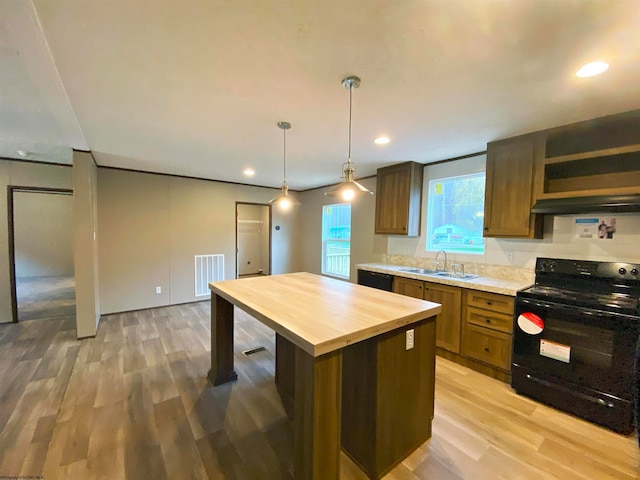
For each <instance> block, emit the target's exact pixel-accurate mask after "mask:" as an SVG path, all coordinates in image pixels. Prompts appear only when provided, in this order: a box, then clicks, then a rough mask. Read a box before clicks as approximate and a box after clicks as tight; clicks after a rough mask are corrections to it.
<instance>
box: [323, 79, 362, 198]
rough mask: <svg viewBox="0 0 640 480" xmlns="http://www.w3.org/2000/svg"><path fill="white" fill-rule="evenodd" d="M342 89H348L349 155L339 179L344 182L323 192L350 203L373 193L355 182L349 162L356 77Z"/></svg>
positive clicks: (353, 170) (344, 84) (352, 164)
mask: <svg viewBox="0 0 640 480" xmlns="http://www.w3.org/2000/svg"><path fill="white" fill-rule="evenodd" d="M342 85H343V86H344V88H347V89H349V155H348V158H347V161H346V162H345V163H343V164H342V172H343V175H342V177H340V178H343V179H344V180H343V181H342V182H341V183H339V184H338V185H337V186H335V187H333V188H332V189H331V190H329V191H326V192H324V194H325V195H327V196H329V197H340V198H341V199H342V200H345V201H350V200H353V198H354V197H355V196H356V195H357V194H360V193H368V194H370V195H373V192H372V191H371V190H369V189H368V188H367V187H365V186H364V185H361V184H359V183H358V182H356V181H355V179H356V178H357V176H356V164H355V163H354V162H352V161H351V112H352V104H353V89H354V88H358V87H359V86H360V78H359V77H356V76H350V77H347V78H344V79H343V80H342Z"/></svg>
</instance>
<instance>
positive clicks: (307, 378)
mask: <svg viewBox="0 0 640 480" xmlns="http://www.w3.org/2000/svg"><path fill="white" fill-rule="evenodd" d="M209 288H210V289H211V322H212V325H211V327H212V328H211V371H210V372H209V379H210V380H211V382H212V383H213V384H214V385H219V384H222V383H226V382H229V381H233V380H235V379H236V378H237V374H236V373H235V371H234V365H233V307H234V305H235V306H237V307H239V308H241V309H242V310H244V311H245V312H247V313H249V314H250V315H252V316H253V317H255V318H256V319H257V320H259V321H260V322H262V323H264V324H265V325H267V326H268V327H270V328H271V329H273V330H274V331H275V332H276V334H277V335H278V336H279V337H281V338H282V339H284V340H286V342H287V343H288V344H291V345H292V348H293V351H294V362H295V373H294V376H295V380H294V382H295V400H294V402H295V418H294V430H295V478H297V479H305V480H306V479H314V480H315V479H317V480H320V479H322V480H330V479H338V478H339V476H340V472H339V464H340V451H341V448H340V446H341V434H342V442H343V448H344V449H345V453H347V455H349V456H350V457H351V458H352V459H353V460H354V461H355V462H356V463H357V464H358V465H360V467H361V468H363V470H364V471H365V472H366V473H367V475H368V476H369V477H370V478H380V477H381V476H382V475H383V474H384V473H386V471H388V470H390V469H391V468H392V467H393V466H395V465H396V464H397V463H399V462H400V461H401V460H402V459H403V458H404V457H405V456H406V455H408V454H409V453H411V451H412V450H413V449H415V448H417V447H418V446H419V445H420V444H422V443H423V442H424V441H425V440H427V439H428V438H429V437H430V435H431V420H432V418H433V389H434V375H435V374H434V369H435V316H436V315H437V314H438V313H440V310H441V308H440V305H439V304H436V303H432V302H427V301H424V300H418V299H414V298H410V297H406V296H402V295H397V294H393V293H390V292H381V291H378V290H374V289H371V288H368V287H362V286H359V285H354V284H351V283H348V282H344V281H340V280H335V279H331V278H327V277H322V276H318V275H313V274H310V273H292V274H285V275H274V276H266V277H253V278H246V279H241V280H230V281H225V282H214V283H210V284H209ZM343 372H344V376H345V378H348V379H349V381H345V382H343ZM343 417H344V419H345V421H344V424H343V422H341V420H342V418H343ZM390 445H393V446H394V448H387V447H389V446H390ZM389 452H390V453H389ZM390 455H391V456H390Z"/></svg>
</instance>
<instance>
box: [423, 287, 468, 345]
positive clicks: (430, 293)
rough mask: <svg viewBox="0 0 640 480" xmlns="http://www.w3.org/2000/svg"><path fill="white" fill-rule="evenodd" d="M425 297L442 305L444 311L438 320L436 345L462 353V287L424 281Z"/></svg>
mask: <svg viewBox="0 0 640 480" xmlns="http://www.w3.org/2000/svg"><path fill="white" fill-rule="evenodd" d="M423 298H424V299H425V300H429V301H430V302H436V303H439V304H441V305H442V313H440V314H439V315H438V318H437V320H436V347H440V348H443V349H445V350H447V351H449V352H453V353H460V324H461V316H462V315H461V313H462V312H461V305H462V289H461V288H460V287H451V286H449V285H442V284H440V283H432V282H424V297H423Z"/></svg>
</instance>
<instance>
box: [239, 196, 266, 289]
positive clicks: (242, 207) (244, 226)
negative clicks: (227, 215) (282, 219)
mask: <svg viewBox="0 0 640 480" xmlns="http://www.w3.org/2000/svg"><path fill="white" fill-rule="evenodd" d="M259 275H271V205H269V204H263V203H243V202H236V278H246V277H252V276H259Z"/></svg>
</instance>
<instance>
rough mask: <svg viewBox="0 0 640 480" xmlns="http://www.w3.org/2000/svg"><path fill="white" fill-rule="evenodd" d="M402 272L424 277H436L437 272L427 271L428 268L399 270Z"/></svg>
mask: <svg viewBox="0 0 640 480" xmlns="http://www.w3.org/2000/svg"><path fill="white" fill-rule="evenodd" d="M398 270H400V271H401V272H407V273H420V274H422V275H434V274H435V273H436V270H427V269H426V268H399V269H398Z"/></svg>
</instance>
